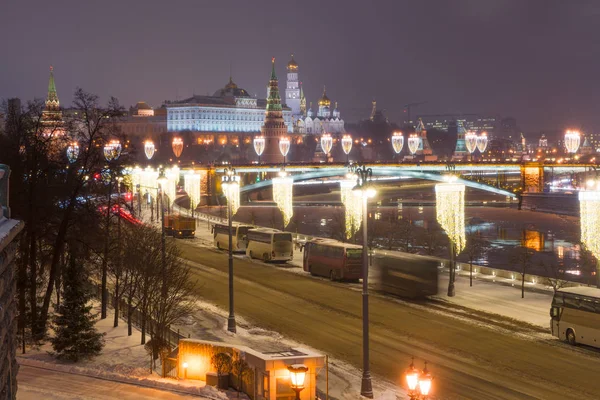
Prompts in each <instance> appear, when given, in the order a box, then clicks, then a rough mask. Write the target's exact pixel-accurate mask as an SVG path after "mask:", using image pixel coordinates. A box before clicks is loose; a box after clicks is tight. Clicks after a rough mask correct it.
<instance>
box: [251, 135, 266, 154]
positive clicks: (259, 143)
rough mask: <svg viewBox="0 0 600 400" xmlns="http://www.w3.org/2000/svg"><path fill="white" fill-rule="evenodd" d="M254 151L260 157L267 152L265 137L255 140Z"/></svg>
mask: <svg viewBox="0 0 600 400" xmlns="http://www.w3.org/2000/svg"><path fill="white" fill-rule="evenodd" d="M253 143H254V151H256V155H258V156H259V157H260V156H262V153H263V152H264V151H265V138H264V137H263V136H257V137H255V138H254V142H253Z"/></svg>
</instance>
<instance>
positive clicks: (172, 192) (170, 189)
mask: <svg viewBox="0 0 600 400" xmlns="http://www.w3.org/2000/svg"><path fill="white" fill-rule="evenodd" d="M165 177H166V178H167V181H166V183H165V185H164V187H163V188H162V189H163V190H164V192H165V194H166V195H167V196H168V197H169V200H168V201H169V204H170V203H173V202H174V201H175V196H177V184H178V183H179V168H178V167H177V166H176V165H175V166H173V167H172V168H168V169H166V170H165Z"/></svg>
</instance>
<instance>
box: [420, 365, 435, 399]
mask: <svg viewBox="0 0 600 400" xmlns="http://www.w3.org/2000/svg"><path fill="white" fill-rule="evenodd" d="M431 379H432V378H431V374H430V373H429V370H427V363H425V368H424V369H423V372H422V373H421V378H420V379H419V389H420V390H421V394H422V395H423V396H428V395H429V392H430V391H431Z"/></svg>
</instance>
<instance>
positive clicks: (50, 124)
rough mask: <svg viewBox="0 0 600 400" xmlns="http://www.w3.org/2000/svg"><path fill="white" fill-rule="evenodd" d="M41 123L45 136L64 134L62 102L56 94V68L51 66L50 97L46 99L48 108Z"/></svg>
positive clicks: (45, 108)
mask: <svg viewBox="0 0 600 400" xmlns="http://www.w3.org/2000/svg"><path fill="white" fill-rule="evenodd" d="M41 123H42V126H43V134H44V135H49V136H50V135H51V136H56V135H62V134H64V129H63V126H62V125H63V118H62V112H61V111H60V101H59V100H58V94H57V93H56V85H55V83H54V68H53V67H52V66H50V78H49V80H48V96H47V97H46V106H45V107H44V110H43V111H42V120H41Z"/></svg>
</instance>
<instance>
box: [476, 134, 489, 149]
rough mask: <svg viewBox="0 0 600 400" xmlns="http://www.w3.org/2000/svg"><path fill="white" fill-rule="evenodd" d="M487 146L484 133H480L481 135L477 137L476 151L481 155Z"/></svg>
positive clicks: (486, 138)
mask: <svg viewBox="0 0 600 400" xmlns="http://www.w3.org/2000/svg"><path fill="white" fill-rule="evenodd" d="M487 145H488V137H487V133H486V132H481V135H479V136H478V137H477V149H478V150H479V152H480V153H481V154H483V153H484V152H485V149H487Z"/></svg>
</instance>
